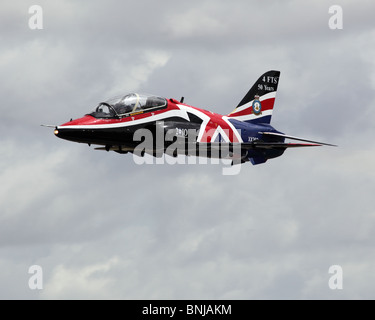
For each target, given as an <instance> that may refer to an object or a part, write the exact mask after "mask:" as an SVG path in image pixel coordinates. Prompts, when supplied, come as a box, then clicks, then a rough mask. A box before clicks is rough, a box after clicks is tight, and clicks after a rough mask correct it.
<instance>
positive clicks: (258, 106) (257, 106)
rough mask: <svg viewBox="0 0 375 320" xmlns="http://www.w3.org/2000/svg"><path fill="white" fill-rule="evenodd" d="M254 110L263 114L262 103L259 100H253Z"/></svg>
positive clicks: (255, 112) (257, 113)
mask: <svg viewBox="0 0 375 320" xmlns="http://www.w3.org/2000/svg"><path fill="white" fill-rule="evenodd" d="M253 112H254V114H256V115H259V114H261V112H262V104H261V103H260V101H259V100H254V101H253Z"/></svg>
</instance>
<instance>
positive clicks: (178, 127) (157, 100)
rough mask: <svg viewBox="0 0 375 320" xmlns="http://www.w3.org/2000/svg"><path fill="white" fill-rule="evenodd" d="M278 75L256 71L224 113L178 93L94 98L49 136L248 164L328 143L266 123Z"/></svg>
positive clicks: (112, 147)
mask: <svg viewBox="0 0 375 320" xmlns="http://www.w3.org/2000/svg"><path fill="white" fill-rule="evenodd" d="M279 79H280V72H279V71H274V70H271V71H268V72H266V73H264V74H263V75H261V76H260V77H259V79H258V80H257V81H256V82H255V84H254V85H253V86H252V87H251V88H250V90H249V91H248V92H247V94H246V95H245V97H244V98H243V99H242V100H241V101H240V103H239V104H238V105H237V106H236V108H235V109H234V110H233V111H232V112H231V113H229V114H227V115H220V114H217V113H214V112H211V111H207V110H204V109H200V108H196V107H193V106H190V105H188V104H185V103H184V98H183V97H182V98H181V99H180V101H178V100H176V99H172V98H171V99H166V98H163V97H159V96H156V95H145V94H138V93H130V94H126V95H122V96H118V97H115V98H112V99H109V100H107V101H104V102H100V103H99V104H98V105H97V107H96V108H95V110H94V111H92V112H91V113H88V114H86V115H85V116H83V117H82V118H79V119H75V120H70V121H69V122H67V123H64V124H62V125H59V126H56V127H55V126H53V127H54V128H55V130H54V134H55V135H56V136H57V137H59V138H62V139H66V140H70V141H74V142H79V143H86V144H88V145H91V144H94V145H98V146H99V147H97V148H95V149H96V150H106V151H115V152H118V153H121V154H126V153H128V152H130V153H134V154H137V155H140V156H144V154H145V153H147V154H151V155H153V156H155V157H161V156H163V154H169V155H171V156H177V155H179V154H182V155H186V156H204V157H208V158H210V157H211V158H224V159H231V160H232V164H239V163H244V162H248V161H250V162H251V163H252V164H253V165H256V164H261V163H264V162H266V161H267V160H268V159H272V158H276V157H279V156H281V155H282V154H283V153H284V151H285V150H286V149H287V148H296V147H310V146H322V145H328V146H334V145H332V144H328V143H323V142H317V141H312V140H307V139H304V138H298V137H294V136H289V135H286V134H284V133H282V132H280V131H278V130H276V129H275V128H274V127H272V126H271V124H270V123H271V117H272V112H273V108H274V105H275V98H276V92H277V87H278V84H279ZM286 139H288V140H293V141H294V142H285V140H286ZM296 141H297V142H296Z"/></svg>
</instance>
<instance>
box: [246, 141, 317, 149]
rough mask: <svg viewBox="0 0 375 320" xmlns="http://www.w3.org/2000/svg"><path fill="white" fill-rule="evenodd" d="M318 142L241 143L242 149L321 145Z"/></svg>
mask: <svg viewBox="0 0 375 320" xmlns="http://www.w3.org/2000/svg"><path fill="white" fill-rule="evenodd" d="M320 146H322V144H318V143H283V142H257V141H254V142H246V143H241V149H246V150H247V149H285V148H299V147H320Z"/></svg>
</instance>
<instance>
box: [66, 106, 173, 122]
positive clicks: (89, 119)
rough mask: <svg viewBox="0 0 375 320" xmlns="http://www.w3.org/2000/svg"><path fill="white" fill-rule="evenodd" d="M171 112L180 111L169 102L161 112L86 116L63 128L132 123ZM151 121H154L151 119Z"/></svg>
mask: <svg viewBox="0 0 375 320" xmlns="http://www.w3.org/2000/svg"><path fill="white" fill-rule="evenodd" d="M171 110H179V108H178V107H177V106H176V105H175V104H174V103H170V102H168V106H167V108H165V109H161V110H156V111H150V112H144V113H140V114H135V115H133V116H132V115H129V116H127V117H124V118H120V119H113V118H111V119H105V118H95V117H93V116H90V115H85V116H84V117H82V118H79V119H75V120H72V121H69V122H67V123H64V124H62V125H61V126H92V125H98V126H99V125H103V124H119V123H127V122H131V121H134V120H140V119H145V118H149V117H152V116H154V115H158V114H161V113H164V112H167V111H171ZM150 121H152V119H150Z"/></svg>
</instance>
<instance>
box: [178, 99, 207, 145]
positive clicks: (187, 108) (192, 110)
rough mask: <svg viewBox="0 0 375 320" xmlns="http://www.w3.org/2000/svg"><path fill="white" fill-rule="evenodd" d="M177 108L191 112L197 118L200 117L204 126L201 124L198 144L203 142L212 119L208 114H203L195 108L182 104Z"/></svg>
mask: <svg viewBox="0 0 375 320" xmlns="http://www.w3.org/2000/svg"><path fill="white" fill-rule="evenodd" d="M177 106H178V107H179V108H180V109H181V110H184V111H185V112H186V111H189V112H190V113H192V114H194V115H196V116H197V117H199V118H201V119H202V121H203V122H202V124H201V126H200V128H199V135H198V138H197V142H201V140H202V137H203V134H204V132H205V129H206V126H207V124H208V122H209V121H210V117H209V116H207V115H206V114H204V113H203V112H201V111H199V110H197V109H194V108H191V107H188V106H185V105H182V104H178V105H177Z"/></svg>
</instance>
